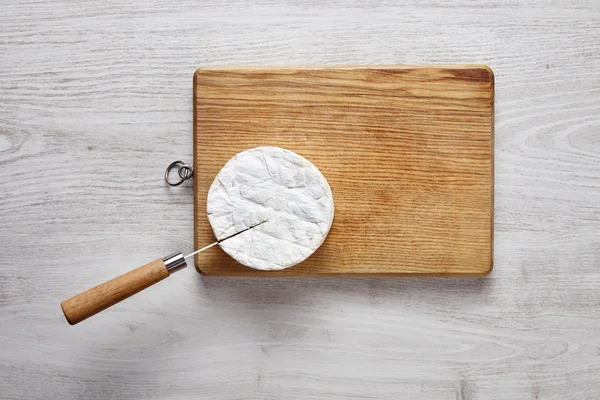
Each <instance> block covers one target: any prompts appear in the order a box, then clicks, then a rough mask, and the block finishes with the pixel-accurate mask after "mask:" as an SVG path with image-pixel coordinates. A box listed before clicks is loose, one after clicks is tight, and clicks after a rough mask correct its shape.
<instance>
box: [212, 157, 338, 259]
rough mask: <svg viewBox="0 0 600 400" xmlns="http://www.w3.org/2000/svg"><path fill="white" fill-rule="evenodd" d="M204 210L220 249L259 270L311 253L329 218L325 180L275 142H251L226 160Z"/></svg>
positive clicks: (330, 208)
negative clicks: (262, 144) (266, 144)
mask: <svg viewBox="0 0 600 400" xmlns="http://www.w3.org/2000/svg"><path fill="white" fill-rule="evenodd" d="M207 215H208V220H209V222H210V225H211V226H212V229H213V232H214V234H215V236H216V237H217V239H222V238H224V237H227V236H228V235H231V234H233V233H235V232H239V231H241V230H243V229H245V228H248V227H249V226H252V225H255V224H258V223H260V222H262V221H267V222H265V223H263V224H261V225H259V226H257V227H255V228H253V229H250V230H249V231H248V232H244V233H243V234H240V235H238V236H236V237H233V238H231V239H228V240H226V241H224V242H223V243H221V244H220V246H221V248H222V249H223V250H224V251H225V252H226V253H227V254H229V255H230V256H231V257H233V258H234V259H235V260H237V261H238V262H240V263H241V264H243V265H246V266H248V267H251V268H255V269H261V270H280V269H284V268H288V267H291V266H293V265H296V264H298V263H300V262H302V261H304V260H305V259H306V258H307V257H309V256H310V255H311V254H312V253H314V252H315V251H316V250H317V249H318V248H319V246H321V244H323V241H324V240H325V237H326V236H327V233H329V229H330V228H331V224H332V223H333V196H332V193H331V188H330V187H329V183H327V180H326V179H325V177H324V176H323V174H321V171H319V169H318V168H317V167H315V166H314V165H313V164H312V163H311V162H310V161H308V160H307V159H306V158H304V157H302V156H300V155H298V154H296V153H294V152H292V151H289V150H286V149H282V148H279V147H256V148H253V149H250V150H246V151H244V152H242V153H239V154H237V155H236V156H234V157H233V158H232V159H231V160H229V161H228V162H227V164H225V166H224V167H223V169H222V170H221V171H220V172H219V174H218V175H217V177H216V178H215V180H214V182H213V183H212V185H211V186H210V189H209V191H208V199H207Z"/></svg>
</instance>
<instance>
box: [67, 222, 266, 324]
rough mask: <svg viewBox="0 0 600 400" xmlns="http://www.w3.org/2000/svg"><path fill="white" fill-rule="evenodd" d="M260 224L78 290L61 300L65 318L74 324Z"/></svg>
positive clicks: (152, 283) (161, 278)
mask: <svg viewBox="0 0 600 400" xmlns="http://www.w3.org/2000/svg"><path fill="white" fill-rule="evenodd" d="M264 222H266V221H262V222H260V223H258V224H255V225H252V226H250V227H248V228H246V229H243V230H241V231H238V232H236V233H234V234H231V235H229V236H227V237H225V238H223V239H220V240H217V241H216V242H214V243H212V244H209V245H208V246H205V247H203V248H201V249H199V250H196V251H194V252H192V253H190V254H188V255H187V256H184V255H183V253H174V254H171V255H169V256H167V257H164V258H159V259H156V260H154V261H151V262H149V263H148V264H146V265H142V266H141V267H139V268H136V269H134V270H132V271H129V272H126V273H124V274H123V275H119V276H117V277H116V278H113V279H111V280H110V281H107V282H104V283H103V284H101V285H98V286H96V287H93V288H91V289H89V290H87V291H85V292H83V293H79V294H78V295H75V296H73V297H71V298H70V299H67V300H65V301H63V302H62V303H61V304H60V307H61V308H62V311H63V314H64V315H65V318H66V319H67V321H68V322H69V324H71V325H75V324H78V323H79V322H81V321H83V320H85V319H87V318H89V317H91V316H93V315H95V314H97V313H99V312H100V311H103V310H106V309H107V308H108V307H110V306H113V305H115V304H117V303H118V302H120V301H123V300H125V299H126V298H128V297H130V296H133V295H134V294H136V293H138V292H140V291H142V290H144V289H146V288H148V287H150V286H152V285H154V284H155V283H157V282H160V281H162V280H163V279H165V278H167V277H169V275H171V274H172V273H174V272H176V271H179V270H180V269H182V268H185V267H186V266H187V263H186V259H187V258H189V257H192V256H194V255H196V254H198V253H201V252H203V251H204V250H208V249H210V248H211V247H214V246H216V245H218V244H219V243H223V242H224V241H226V240H229V239H231V238H233V237H235V236H237V235H241V234H242V233H244V232H247V231H249V230H250V229H253V228H256V227H257V226H259V225H260V224H262V223H264Z"/></svg>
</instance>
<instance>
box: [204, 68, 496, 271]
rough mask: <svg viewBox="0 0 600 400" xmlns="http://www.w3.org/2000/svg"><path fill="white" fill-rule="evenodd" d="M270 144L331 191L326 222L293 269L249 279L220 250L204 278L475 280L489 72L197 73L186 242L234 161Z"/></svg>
mask: <svg viewBox="0 0 600 400" xmlns="http://www.w3.org/2000/svg"><path fill="white" fill-rule="evenodd" d="M257 146H279V147H284V148H287V149H290V150H292V151H294V152H296V153H299V154H301V155H303V156H304V157H306V158H308V159H309V160H310V161H311V162H312V163H314V164H315V165H316V166H317V167H318V168H319V169H320V170H321V172H323V174H324V175H325V177H326V178H327V180H328V181H329V184H330V185H331V188H332V191H333V196H334V202H335V218H334V222H333V227H332V228H331V231H330V233H329V236H328V237H327V239H326V240H325V243H324V244H323V245H322V246H321V248H319V250H317V252H315V253H314V254H313V255H312V256H311V257H309V258H308V259H307V260H306V261H304V262H303V263H301V264H299V265H297V266H294V267H292V268H289V269H286V270H283V271H256V270H253V269H250V268H247V267H244V266H242V265H241V264H238V263H236V262H235V261H234V260H233V259H232V258H230V257H229V256H227V255H226V254H225V253H224V252H223V251H222V250H221V249H219V248H213V249H210V250H208V251H205V252H203V253H201V254H199V255H198V256H196V260H195V261H196V268H197V269H198V271H199V272H200V273H202V274H205V275H248V276H308V275H312V276H315V275H317V276H321V275H365V274H367V275H400V276H401V275H405V276H422V275H425V276H483V275H486V274H487V273H489V272H490V271H491V269H492V259H493V237H494V228H493V227H494V200H493V199H494V193H493V188H494V75H493V72H492V71H491V70H490V69H489V68H488V67H486V66H481V65H454V66H386V67H371V66H362V67H358V66H357V67H286V68H280V67H278V68H275V67H273V68H267V67H261V68H214V67H209V68H200V69H198V70H197V71H196V73H195V75H194V150H195V154H194V170H195V172H194V185H195V187H194V192H195V207H194V208H195V228H196V229H195V244H196V248H200V247H202V246H205V245H207V244H209V243H212V242H213V241H214V240H215V238H214V236H213V233H212V230H211V228H210V225H209V223H208V219H207V217H206V195H207V192H208V188H209V186H210V185H211V183H212V181H213V179H214V178H215V175H216V174H217V173H218V172H219V170H220V169H221V168H222V167H223V165H225V163H226V162H227V161H228V160H229V159H230V158H231V157H232V156H234V155H235V154H236V153H239V152H241V151H243V150H247V149H249V148H252V147H257Z"/></svg>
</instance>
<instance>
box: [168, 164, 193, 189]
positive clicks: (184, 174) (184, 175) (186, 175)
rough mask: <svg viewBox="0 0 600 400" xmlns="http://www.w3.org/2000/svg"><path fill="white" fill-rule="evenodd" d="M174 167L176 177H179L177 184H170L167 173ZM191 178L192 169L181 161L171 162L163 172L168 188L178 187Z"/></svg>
mask: <svg viewBox="0 0 600 400" xmlns="http://www.w3.org/2000/svg"><path fill="white" fill-rule="evenodd" d="M175 167H177V175H179V178H180V179H179V180H178V181H177V182H171V181H170V180H169V173H170V172H171V170H172V169H174V168H175ZM192 176H194V169H193V168H192V167H190V166H189V165H187V164H185V163H184V162H183V161H181V160H177V161H173V162H172V163H171V164H169V166H168V167H167V169H166V170H165V181H166V182H167V183H168V184H169V186H179V185H181V184H182V183H183V182H185V181H186V180H188V179H190V178H191V177H192Z"/></svg>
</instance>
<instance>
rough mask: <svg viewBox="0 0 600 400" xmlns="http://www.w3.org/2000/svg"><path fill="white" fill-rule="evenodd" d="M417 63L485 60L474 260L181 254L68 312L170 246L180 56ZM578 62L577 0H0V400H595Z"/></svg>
mask: <svg viewBox="0 0 600 400" xmlns="http://www.w3.org/2000/svg"><path fill="white" fill-rule="evenodd" d="M417 63H418V64H436V63H438V64H439V63H445V64H448V63H470V64H487V65H489V66H490V67H491V68H492V69H493V70H494V73H495V87H496V97H495V110H496V125H495V140H496V145H495V182H494V183H495V190H494V194H495V196H494V202H495V209H494V214H495V218H494V221H495V238H494V270H493V272H492V273H491V274H490V275H489V276H487V277H486V278H484V279H454V278H450V279H427V278H418V279H404V278H402V279H389V278H364V277H361V278H276V279H257V278H228V277H223V278H221V277H210V278H209V277H204V276H200V275H199V274H198V273H197V272H196V271H193V270H192V269H191V268H187V269H184V270H182V271H180V272H177V273H175V274H173V275H172V276H170V277H169V279H168V280H165V281H164V282H162V283H160V284H157V285H154V286H153V287H152V288H149V289H148V290H144V291H143V292H141V293H138V294H137V295H136V296H133V297H131V298H129V299H127V300H125V301H123V302H122V303H119V304H117V305H115V306H113V307H111V308H110V310H106V311H105V312H102V313H100V314H98V315H96V316H94V317H93V318H90V319H89V320H87V321H85V322H84V323H81V324H79V325H76V326H75V327H72V326H69V324H67V322H66V321H65V318H64V316H63V314H62V311H61V309H60V302H61V301H63V300H64V299H65V298H66V297H68V296H70V295H72V294H75V293H79V292H81V291H83V290H85V289H88V288H90V287H93V286H94V285H97V284H98V283H99V282H104V281H106V280H107V279H110V278H112V277H114V276H117V275H119V274H122V273H124V272H126V271H128V268H130V267H131V266H133V265H140V264H143V263H145V262H146V261H147V260H152V259H154V258H157V257H159V256H163V255H165V254H170V253H172V252H175V251H183V252H184V253H186V252H189V251H191V250H192V248H193V237H194V224H193V212H194V208H193V193H192V192H193V190H192V185H191V183H186V184H184V185H182V186H180V187H177V188H171V187H168V186H167V185H165V183H164V182H163V177H162V174H163V172H164V169H165V168H166V166H167V165H168V164H169V163H170V162H171V161H174V160H177V159H183V160H185V161H187V162H192V154H193V146H192V115H193V112H192V75H193V73H194V71H195V70H196V68H198V67H199V66H202V65H242V64H243V65H299V64H312V65H323V64H336V65H339V64H376V65H381V64H417ZM598 65H600V4H599V3H598V1H597V0H573V1H571V0H513V1H501V0H481V1H476V2H475V1H467V0H455V1H451V2H444V1H439V0H423V1H407V2H397V1H391V0H377V1H375V0H367V1H364V0H360V1H359V0H355V1H353V0H332V1H327V2H324V1H321V0H305V1H290V0H283V1H278V2H275V1H271V0H264V1H236V0H233V1H227V2H225V1H215V0H205V1H202V2H173V1H168V0H167V1H164V0H163V1H153V0H150V1H148V0H145V1H122V2H110V3H107V2H99V1H80V2H75V1H69V2H66V1H46V0H38V1H28V0H19V1H17V0H3V1H0V71H1V73H0V398H2V400H5V399H6V400H14V399H19V400H21V399H36V400H37V399H40V400H42V399H43V400H48V399H62V400H73V399H86V400H106V399H128V400H134V399H144V400H158V399H160V400H165V399H168V400H191V399H194V400H195V399H199V398H200V399H210V400H230V399H242V398H243V399H259V400H265V399H268V400H276V399H277V400H279V399H293V400H308V399H311V400H316V399H340V398H345V399H352V400H359V399H360V400H365V399H373V400H375V399H377V400H382V399H385V400H388V399H390V400H391V399H412V400H432V399H434V400H438V399H450V400H457V399H460V400H494V399H502V400H503V399H506V400H535V399H536V398H537V399H538V400H571V399H572V400H581V399H590V400H597V399H598V393H600V380H599V379H598V376H600V352H599V350H598V349H600V335H599V334H598V333H599V332H600V268H599V266H600V168H599V165H600V69H599V68H598ZM186 254H187V253H186Z"/></svg>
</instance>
